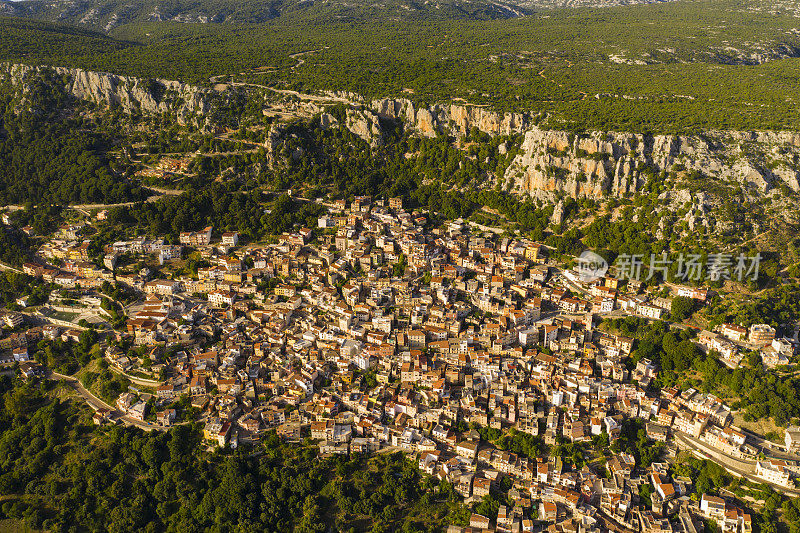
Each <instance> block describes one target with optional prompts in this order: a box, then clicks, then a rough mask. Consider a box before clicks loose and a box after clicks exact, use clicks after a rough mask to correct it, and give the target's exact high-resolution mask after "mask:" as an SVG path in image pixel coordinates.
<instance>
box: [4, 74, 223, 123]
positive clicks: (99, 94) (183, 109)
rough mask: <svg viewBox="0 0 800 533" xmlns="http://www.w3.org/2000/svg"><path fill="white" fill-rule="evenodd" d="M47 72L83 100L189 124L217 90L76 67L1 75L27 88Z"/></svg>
mask: <svg viewBox="0 0 800 533" xmlns="http://www.w3.org/2000/svg"><path fill="white" fill-rule="evenodd" d="M45 70H52V71H53V72H55V73H56V74H57V75H58V76H59V77H61V79H63V81H64V89H65V90H66V91H67V93H69V94H71V95H73V96H74V97H76V98H79V99H81V100H87V101H90V102H94V103H96V104H101V105H110V106H120V107H121V108H122V109H123V111H125V112H126V113H133V112H141V113H164V112H167V113H174V114H175V116H176V118H177V120H178V122H179V123H181V124H186V123H187V122H188V121H190V120H191V119H192V118H194V117H202V116H204V115H206V114H207V113H208V112H209V111H210V109H211V100H212V99H213V96H216V95H217V92H216V91H212V90H210V89H201V88H198V87H194V86H192V85H187V84H185V83H181V82H178V81H170V80H155V79H154V80H144V79H141V78H133V77H129V76H118V75H115V74H108V73H104V72H91V71H86V70H81V69H76V68H63V67H38V66H29V65H19V64H7V63H6V64H3V65H0V76H2V77H4V78H6V79H8V80H9V81H10V82H11V83H13V84H16V85H24V83H25V81H26V80H29V79H32V77H34V76H36V75H37V74H42V73H43V72H44V71H45Z"/></svg>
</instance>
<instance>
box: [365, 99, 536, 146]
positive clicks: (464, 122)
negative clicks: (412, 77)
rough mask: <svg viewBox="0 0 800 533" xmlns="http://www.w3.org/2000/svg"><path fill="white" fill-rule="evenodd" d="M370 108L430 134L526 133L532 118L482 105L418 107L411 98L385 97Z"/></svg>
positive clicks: (381, 114)
mask: <svg viewBox="0 0 800 533" xmlns="http://www.w3.org/2000/svg"><path fill="white" fill-rule="evenodd" d="M370 107H371V108H372V109H373V110H374V111H375V112H376V113H377V114H378V116H380V117H381V118H384V119H389V120H402V121H403V122H404V123H405V124H406V126H407V127H410V128H412V129H413V130H415V131H416V132H418V133H419V134H421V135H424V136H426V137H434V136H436V134H437V133H440V132H441V133H450V134H453V135H465V134H467V133H468V132H469V131H470V130H471V129H472V128H478V130H480V131H482V132H484V133H488V134H490V135H511V134H514V133H522V132H523V131H524V130H525V129H526V128H527V127H528V125H529V122H530V119H529V117H528V116H527V115H526V114H524V113H498V112H495V111H492V110H490V109H487V108H485V107H481V106H470V105H458V104H436V105H433V106H429V107H424V106H417V105H415V104H414V102H412V101H411V100H407V99H403V98H400V99H395V98H384V99H381V100H374V101H373V102H372V103H371V104H370Z"/></svg>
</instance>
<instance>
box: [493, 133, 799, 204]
mask: <svg viewBox="0 0 800 533" xmlns="http://www.w3.org/2000/svg"><path fill="white" fill-rule="evenodd" d="M798 158H800V134H798V133H794V132H730V131H725V132H708V133H706V134H704V135H702V136H695V135H692V136H680V135H660V136H655V137H649V136H648V137H646V136H642V135H633V134H627V133H616V132H591V133H588V134H582V135H574V134H570V133H568V132H564V131H554V130H542V129H540V128H537V127H533V128H531V129H529V130H527V131H526V132H525V137H524V140H523V143H522V146H521V150H520V153H519V155H517V156H516V158H515V159H514V161H513V162H512V164H511V165H510V166H509V167H508V169H507V170H506V174H505V176H504V178H505V180H504V181H505V182H509V181H510V182H511V184H512V188H513V190H515V191H516V192H518V193H520V194H529V195H534V196H537V197H542V196H543V195H544V196H545V197H549V198H550V199H553V198H555V197H557V196H559V195H561V194H566V195H568V196H572V197H575V198H577V197H599V196H603V195H612V196H623V195H626V194H631V193H634V192H636V191H637V190H639V189H640V188H641V187H642V186H643V185H644V184H645V183H646V182H647V180H648V179H653V178H654V177H655V176H658V175H660V174H661V173H663V172H665V171H666V172H671V171H678V173H679V175H680V176H681V177H682V178H683V179H688V180H691V179H699V178H704V179H711V180H713V181H714V182H717V183H720V184H725V183H735V184H738V185H739V186H741V187H742V189H743V190H744V191H745V192H746V193H747V194H749V195H751V196H759V195H763V194H769V193H770V192H771V191H772V190H774V189H776V188H778V187H779V186H781V185H785V186H787V187H789V188H790V189H792V190H794V191H800V171H798V170H797V169H796V167H797V164H796V161H797V160H798Z"/></svg>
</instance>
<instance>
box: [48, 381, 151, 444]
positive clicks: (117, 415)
mask: <svg viewBox="0 0 800 533" xmlns="http://www.w3.org/2000/svg"><path fill="white" fill-rule="evenodd" d="M47 379H52V380H63V381H65V382H66V383H67V384H68V385H69V386H70V387H72V389H73V390H74V391H75V392H77V393H78V394H79V395H80V396H81V397H82V398H83V399H84V400H85V401H86V403H88V404H89V407H91V408H92V409H94V410H95V411H97V410H99V409H107V410H108V411H110V412H111V414H110V415H109V416H110V418H111V419H112V420H121V421H122V423H123V424H125V425H126V426H136V427H138V428H141V429H144V430H145V431H153V430H156V431H166V430H167V428H164V427H161V426H156V425H153V424H148V423H146V422H141V421H139V420H136V419H134V418H131V417H129V416H127V415H124V414H123V413H121V412H120V411H117V409H115V408H114V407H113V406H111V405H108V404H107V403H106V402H104V401H103V400H101V399H100V398H98V397H97V396H95V395H94V394H92V393H91V392H90V391H89V390H87V389H86V387H84V386H83V384H81V382H80V381H78V379H77V378H75V377H74V376H67V375H64V374H59V373H58V372H52V371H51V372H49V373H48V374H47Z"/></svg>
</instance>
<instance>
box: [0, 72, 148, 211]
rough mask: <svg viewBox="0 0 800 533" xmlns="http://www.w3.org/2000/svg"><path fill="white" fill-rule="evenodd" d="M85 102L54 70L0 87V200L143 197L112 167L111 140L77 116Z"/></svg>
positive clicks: (88, 200)
mask: <svg viewBox="0 0 800 533" xmlns="http://www.w3.org/2000/svg"><path fill="white" fill-rule="evenodd" d="M82 105H83V104H82V103H80V102H77V101H75V100H74V99H72V98H71V97H70V96H68V95H67V94H65V92H64V89H63V82H62V81H61V80H59V79H57V78H56V75H55V73H52V72H51V73H42V74H40V75H37V76H30V77H29V78H28V79H26V81H25V84H24V87H19V86H16V87H15V86H11V85H10V84H8V83H6V84H4V85H2V86H0V165H1V166H2V168H3V173H2V176H0V201H2V202H3V203H11V204H21V203H25V202H35V203H39V202H52V203H57V204H62V205H67V204H72V203H95V202H97V203H115V202H128V201H131V200H136V199H140V198H142V197H143V195H142V193H141V190H140V189H139V188H138V187H136V186H134V185H132V184H131V183H130V182H126V181H125V179H124V176H123V169H120V168H112V164H111V161H110V160H109V159H108V157H107V156H106V154H105V152H106V151H107V150H109V149H110V148H111V145H110V144H111V143H112V138H111V136H110V135H109V134H108V133H106V134H105V135H104V134H103V128H102V127H99V126H98V124H96V123H94V122H93V121H92V120H91V119H87V118H84V117H82V116H81V115H80V112H79V108H80V107H81V106H82Z"/></svg>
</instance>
